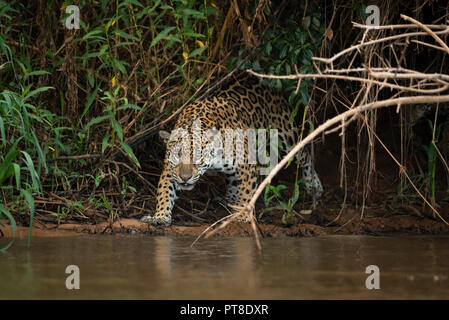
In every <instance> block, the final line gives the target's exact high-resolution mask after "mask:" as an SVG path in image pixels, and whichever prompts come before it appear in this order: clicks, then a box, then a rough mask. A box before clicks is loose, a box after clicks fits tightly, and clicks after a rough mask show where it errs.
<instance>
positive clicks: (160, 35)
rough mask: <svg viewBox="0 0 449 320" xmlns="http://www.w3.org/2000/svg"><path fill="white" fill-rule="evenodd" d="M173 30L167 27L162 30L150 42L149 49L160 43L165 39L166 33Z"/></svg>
mask: <svg viewBox="0 0 449 320" xmlns="http://www.w3.org/2000/svg"><path fill="white" fill-rule="evenodd" d="M175 28H176V27H167V28H165V29H164V30H162V31H161V32H159V34H158V35H157V36H156V37H155V38H154V39H153V41H151V44H150V49H151V48H152V47H154V46H155V45H156V44H157V43H158V42H159V41H161V40H162V39H165V38H166V37H167V35H168V33H169V32H170V31H172V30H173V29H175Z"/></svg>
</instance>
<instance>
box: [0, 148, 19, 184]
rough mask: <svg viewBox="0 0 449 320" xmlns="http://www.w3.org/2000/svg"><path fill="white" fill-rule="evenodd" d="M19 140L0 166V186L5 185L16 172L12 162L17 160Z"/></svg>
mask: <svg viewBox="0 0 449 320" xmlns="http://www.w3.org/2000/svg"><path fill="white" fill-rule="evenodd" d="M18 142H19V140H17V141H16V142H15V143H14V144H13V145H12V146H11V148H10V149H9V152H8V153H7V154H6V156H5V159H4V160H3V162H2V163H1V164H0V184H2V183H3V181H5V180H6V179H8V178H9V177H10V176H11V175H12V174H13V172H14V169H13V166H12V165H11V163H12V161H13V160H14V159H15V157H16V156H17V154H18V153H19V151H17V144H18Z"/></svg>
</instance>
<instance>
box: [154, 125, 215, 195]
mask: <svg viewBox="0 0 449 320" xmlns="http://www.w3.org/2000/svg"><path fill="white" fill-rule="evenodd" d="M206 132H207V133H205V132H202V131H200V132H192V131H189V130H183V129H181V130H180V129H175V130H173V131H172V132H171V133H170V132H167V131H164V130H161V131H159V135H160V136H161V138H162V139H163V140H164V142H165V144H166V145H167V152H166V160H167V164H168V165H169V166H170V167H171V172H172V178H173V179H174V181H176V183H177V184H178V186H179V187H180V188H181V190H192V189H193V188H194V187H195V185H196V183H197V182H198V181H199V180H200V178H201V176H202V175H203V174H204V173H205V172H206V170H207V169H209V168H210V167H211V166H212V165H213V163H214V161H216V159H217V156H218V155H221V153H222V152H221V150H220V148H215V147H214V143H213V142H212V143H211V142H210V139H211V132H210V130H209V131H208V130H206ZM216 132H218V131H217V130H215V133H212V135H214V134H216ZM212 141H213V139H212Z"/></svg>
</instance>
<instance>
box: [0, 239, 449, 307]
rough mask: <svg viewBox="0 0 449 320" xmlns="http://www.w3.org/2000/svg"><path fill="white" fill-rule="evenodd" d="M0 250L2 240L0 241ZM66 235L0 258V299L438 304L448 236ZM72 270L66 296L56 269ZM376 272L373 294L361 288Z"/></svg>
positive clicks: (445, 281)
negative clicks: (258, 239) (373, 269)
mask: <svg viewBox="0 0 449 320" xmlns="http://www.w3.org/2000/svg"><path fill="white" fill-rule="evenodd" d="M0 240H1V241H0V246H1V247H3V246H4V245H6V243H7V240H5V239H0ZM193 240H194V239H193V238H180V237H150V236H141V235H139V236H122V235H115V236H106V235H105V236H100V235H97V236H87V235H82V236H75V237H52V238H34V239H33V240H32V244H31V248H30V249H27V243H26V240H24V239H19V240H16V241H15V243H14V244H13V246H12V247H11V248H9V250H8V251H7V252H6V253H3V254H2V253H0V299H381V298H387V299H390V298H396V299H435V298H436V299H448V298H449V237H447V236H413V237H412V236H407V237H403V236H401V237H371V236H324V237H313V238H278V239H263V240H262V244H263V252H262V253H259V252H258V251H257V249H256V246H255V243H254V240H253V239H251V238H212V239H207V240H200V241H199V242H197V243H196V244H195V246H194V247H191V244H192V242H193ZM69 265H76V266H77V267H78V268H79V285H80V288H79V289H78V290H68V289H67V288H66V279H67V277H69V276H71V274H66V273H65V272H66V267H67V266H69ZM370 265H375V266H377V267H378V268H379V273H378V275H379V278H378V279H379V286H380V289H371V290H369V289H367V287H366V279H367V277H369V276H370V275H371V276H372V277H371V278H370V281H369V283H375V282H373V281H374V280H372V278H373V277H375V276H376V273H374V274H371V273H366V268H367V267H368V266H370Z"/></svg>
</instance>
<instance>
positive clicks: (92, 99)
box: [80, 85, 100, 121]
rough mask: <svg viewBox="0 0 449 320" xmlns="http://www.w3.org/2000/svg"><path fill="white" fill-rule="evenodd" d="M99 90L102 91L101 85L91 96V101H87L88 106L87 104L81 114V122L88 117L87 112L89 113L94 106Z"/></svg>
mask: <svg viewBox="0 0 449 320" xmlns="http://www.w3.org/2000/svg"><path fill="white" fill-rule="evenodd" d="M98 89H100V85H98V86H97V87H96V88H95V90H94V92H93V93H92V94H91V95H90V97H89V99H87V104H86V106H85V107H84V110H83V113H82V114H81V117H80V121H81V120H82V119H83V117H84V116H85V115H86V113H87V111H89V108H90V106H91V105H92V102H94V100H95V97H96V96H97V92H98Z"/></svg>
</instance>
